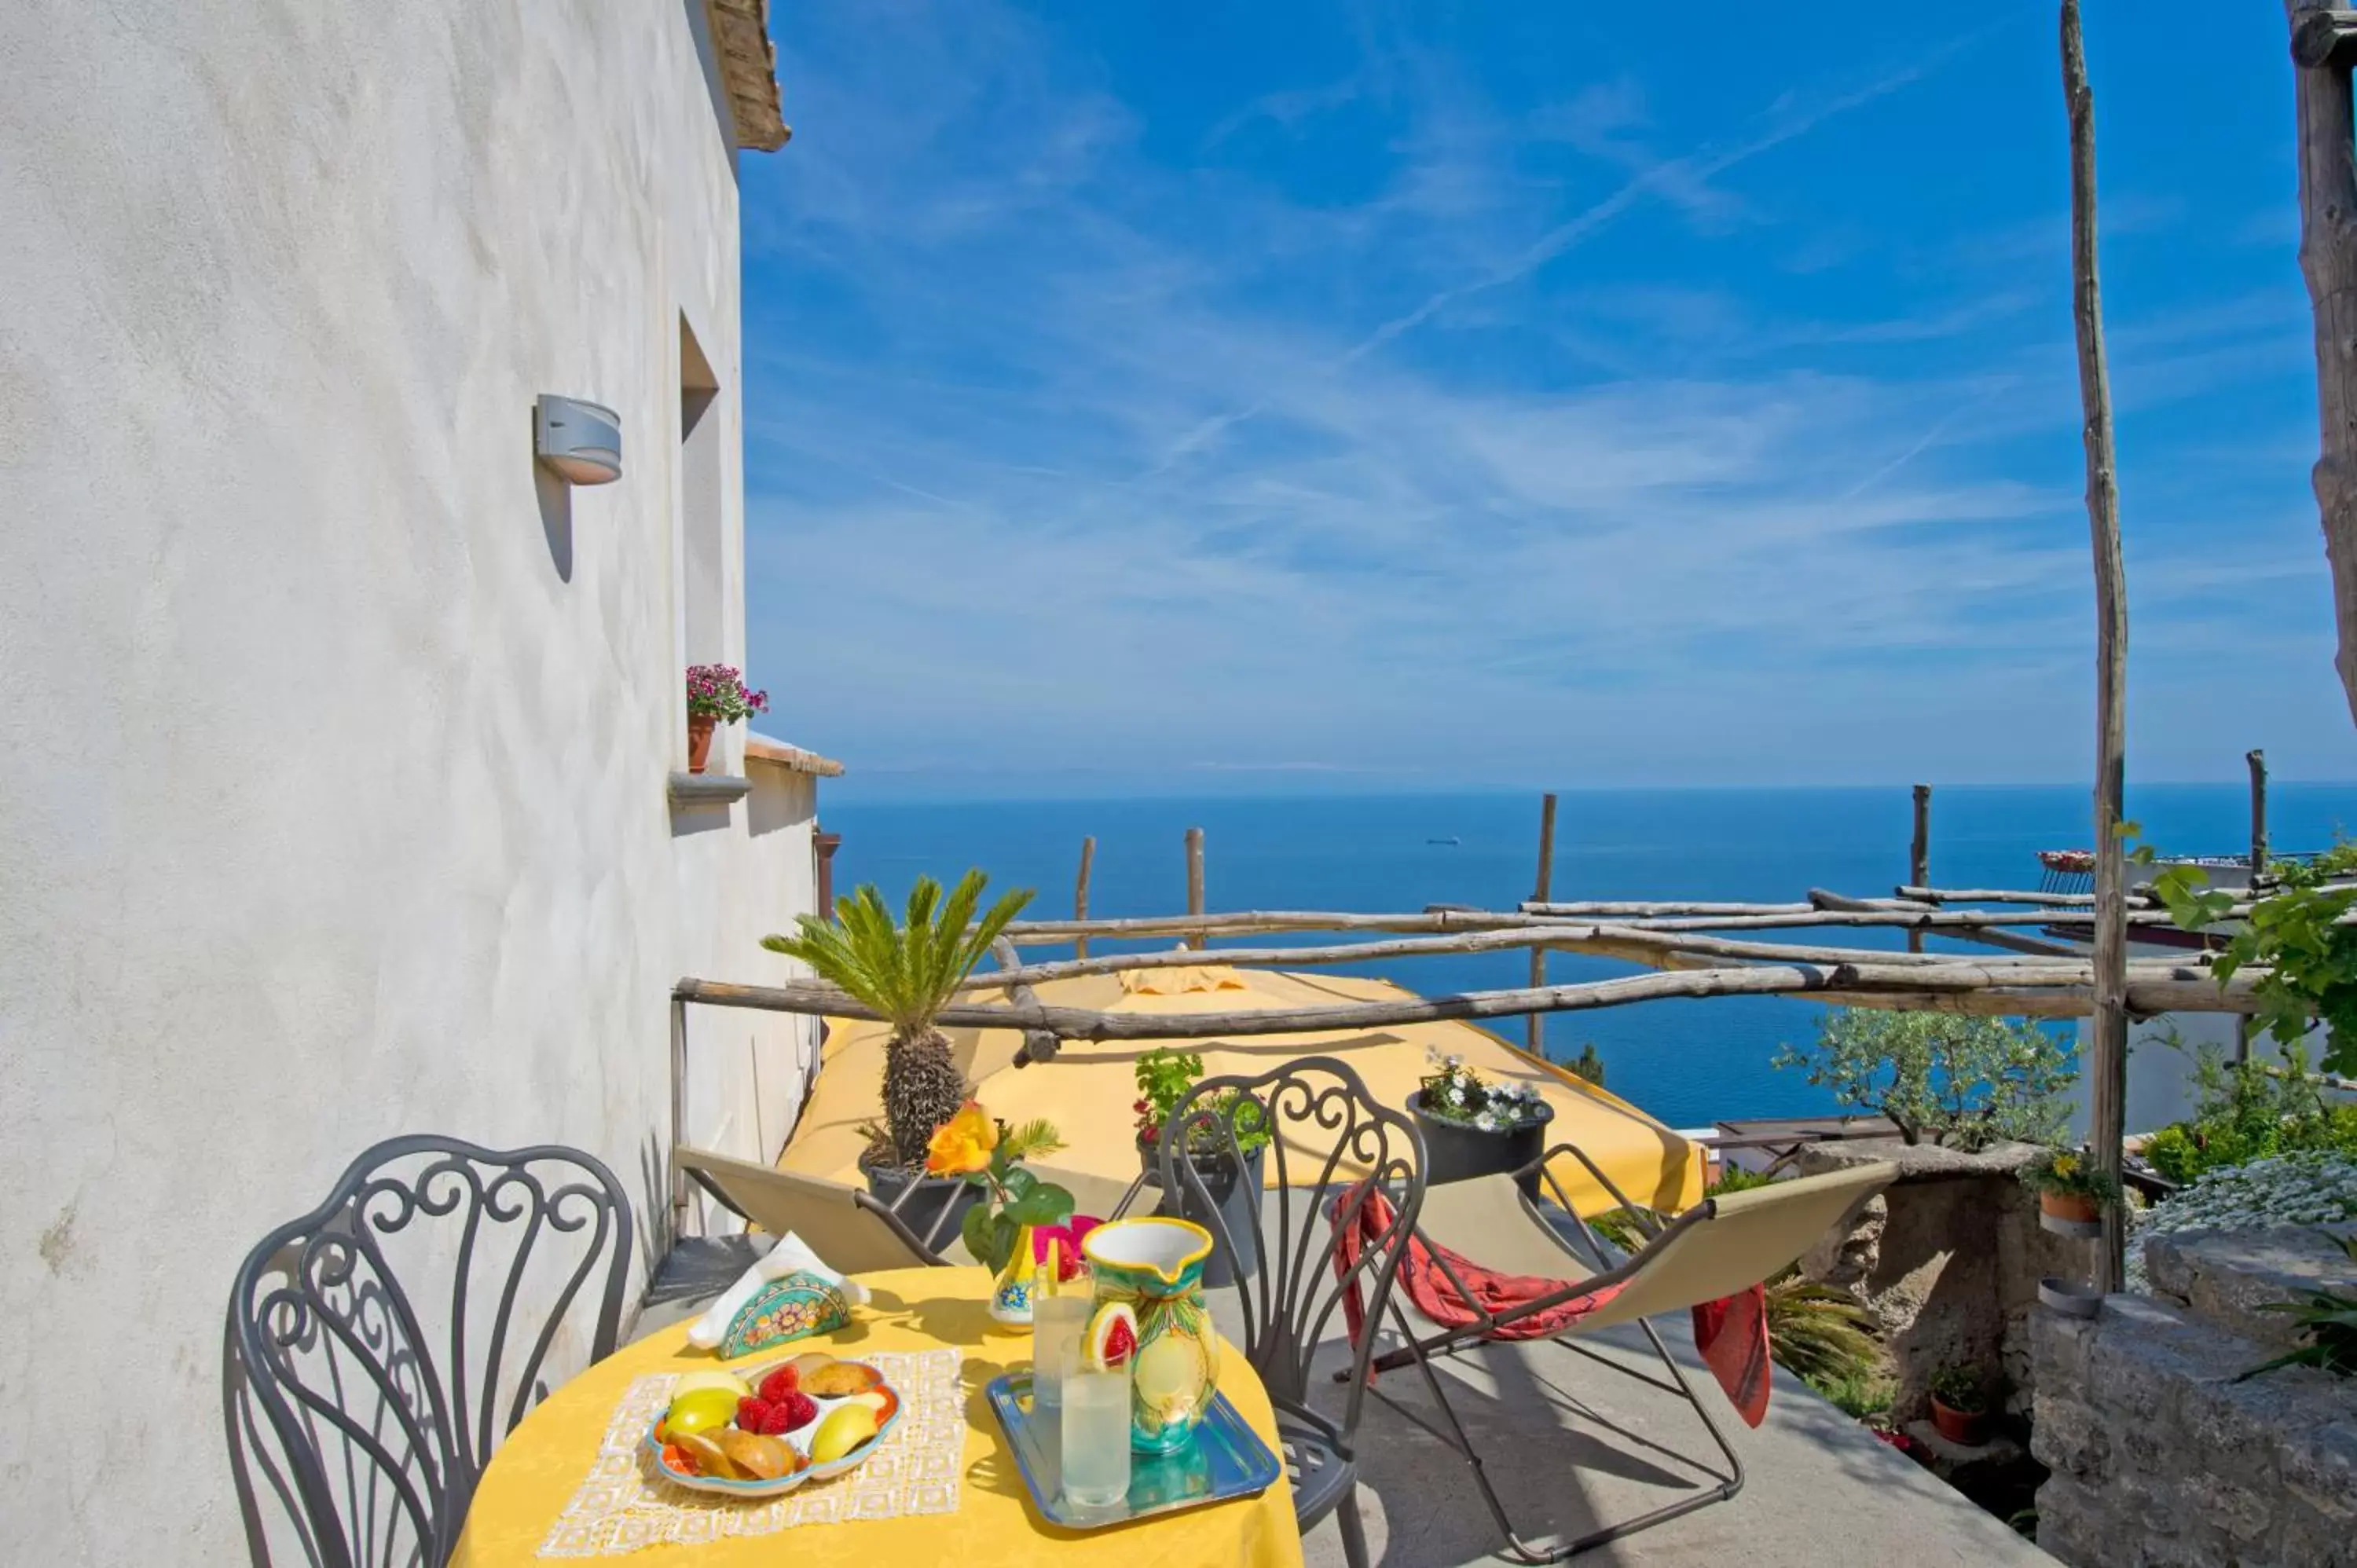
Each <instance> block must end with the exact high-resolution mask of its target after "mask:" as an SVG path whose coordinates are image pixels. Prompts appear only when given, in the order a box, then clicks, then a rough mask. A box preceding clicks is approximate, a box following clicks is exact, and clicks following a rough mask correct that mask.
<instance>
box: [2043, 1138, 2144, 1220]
mask: <svg viewBox="0 0 2357 1568" xmlns="http://www.w3.org/2000/svg"><path fill="white" fill-rule="evenodd" d="M2021 1185H2022V1186H2024V1187H2028V1188H2029V1190H2030V1191H2032V1192H2034V1193H2036V1194H2037V1195H2038V1208H2039V1211H2040V1213H2042V1214H2045V1215H2047V1216H2048V1217H2050V1218H2051V1219H2061V1220H2066V1221H2068V1222H2069V1223H2071V1224H2073V1225H2093V1224H2094V1223H2095V1222H2097V1221H2098V1220H2100V1219H2103V1217H2104V1209H2105V1208H2108V1207H2109V1206H2110V1205H2112V1204H2114V1203H2116V1202H2117V1201H2118V1200H2119V1196H2120V1184H2119V1178H2118V1177H2116V1176H2113V1175H2112V1174H2111V1173H2110V1172H2108V1171H2105V1170H2104V1169H2103V1168H2102V1167H2101V1166H2099V1165H2096V1164H2095V1162H2094V1161H2093V1160H2092V1159H2090V1158H2088V1156H2087V1155H2084V1154H2083V1153H2081V1152H2079V1151H2077V1150H2075V1149H2050V1150H2048V1151H2047V1152H2046V1153H2044V1154H2042V1155H2039V1156H2038V1158H2037V1159H2035V1160H2032V1161H2031V1162H2030V1163H2029V1165H2024V1166H2022V1168H2021Z"/></svg>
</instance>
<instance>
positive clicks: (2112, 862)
mask: <svg viewBox="0 0 2357 1568" xmlns="http://www.w3.org/2000/svg"><path fill="white" fill-rule="evenodd" d="M2062 96H2063V102H2064V103H2065V104H2066V105H2067V106H2068V108H2069V110H2070V117H2071V284H2072V290H2071V292H2072V317H2073V321H2074V324H2075V326H2076V328H2077V336H2078V342H2079V406H2080V412H2081V413H2082V414H2083V424H2082V426H2081V432H2080V435H2081V443H2082V445H2083V446H2084V448H2085V451H2086V462H2087V532H2088V537H2089V542H2090V543H2091V544H2092V546H2093V554H2094V564H2095V800H2094V806H2095V921H2094V927H2095V929H2094V942H2093V948H2094V953H2093V975H2092V978H2093V993H2094V994H2093V1001H2094V1013H2093V1017H2092V1019H2091V1021H2090V1023H2089V1025H2088V1028H2087V1038H2088V1044H2089V1051H2088V1056H2089V1058H2090V1059H2089V1064H2088V1073H2087V1084H2088V1112H2089V1114H2088V1122H2089V1133H2090V1141H2091V1142H2092V1143H2093V1146H2094V1156H2095V1164H2096V1165H2097V1166H2098V1167H2099V1168H2100V1169H2102V1170H2103V1171H2104V1172H2105V1173H2106V1174H2108V1175H2110V1176H2113V1177H2115V1178H2116V1177H2117V1176H2118V1175H2119V1171H2120V1139H2121V1136H2122V1134H2123V1133H2125V1132H2126V1101H2127V1054H2128V1015H2127V989H2128V987H2127V919H2126V916H2127V901H2126V879H2127V863H2126V857H2125V855H2124V854H2123V853H2122V851H2123V848H2124V846H2123V845H2122V844H2121V843H2120V836H2119V825H2120V822H2121V818H2122V815H2123V807H2124V804H2125V797H2126V774H2127V767H2126V750H2127V726H2126V708H2127V655H2128V607H2127V583H2126V569H2125V567H2124V566H2123V564H2122V563H2121V559H2120V492H2119V482H2118V478H2117V475H2116V468H2115V456H2114V454H2113V447H2112V388H2111V371H2110V368H2109V366H2108V365H2107V363H2106V362H2105V359H2104V300H2103V288H2102V284H2101V282H2100V279H2099V276H2098V271H2097V266H2096V258H2095V95H2094V92H2093V90H2092V89H2091V88H2089V87H2088V85H2087V51H2086V45H2085V42H2084V40H2083V38H2082V37H2081V35H2080V29H2079V0H2062ZM2126 1241H2127V1232H2126V1226H2125V1224H2124V1219H2123V1216H2122V1215H2121V1213H2120V1210H2119V1207H2118V1206H2117V1205H2112V1206H2110V1207H2107V1208H2105V1209H2104V1237H2103V1246H2102V1248H2101V1249H2100V1251H2099V1252H2098V1254H2097V1257H2096V1260H2095V1270H2094V1274H2095V1284H2096V1286H2097V1288H2098V1289H2101V1290H2103V1291H2104V1292H2106V1293H2108V1292H2111V1291H2115V1290H2118V1289H2119V1288H2120V1284H2121V1282H2122V1280H2123V1279H2124V1277H2125V1273H2126Z"/></svg>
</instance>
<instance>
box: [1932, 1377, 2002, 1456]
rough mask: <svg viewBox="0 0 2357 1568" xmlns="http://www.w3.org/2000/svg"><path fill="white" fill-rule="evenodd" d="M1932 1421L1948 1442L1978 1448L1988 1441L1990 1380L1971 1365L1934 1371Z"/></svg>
mask: <svg viewBox="0 0 2357 1568" xmlns="http://www.w3.org/2000/svg"><path fill="white" fill-rule="evenodd" d="M1932 1425H1933V1426H1934V1427H1936V1428H1938V1429H1939V1433H1940V1435H1941V1436H1943V1437H1944V1438H1946V1439H1947V1440H1948V1441H1949V1442H1951V1443H1954V1444H1962V1445H1963V1446H1964V1447H1966V1448H1977V1447H1979V1446H1980V1445H1981V1444H1984V1443H1986V1442H1987V1441H1988V1436H1989V1432H1988V1428H1989V1399H1988V1381H1987V1380H1986V1379H1985V1378H1983V1377H1982V1376H1981V1374H1980V1373H1979V1372H1977V1371H1975V1370H1974V1369H1972V1368H1970V1367H1942V1368H1941V1369H1939V1370H1938V1371H1936V1372H1933V1373H1932Z"/></svg>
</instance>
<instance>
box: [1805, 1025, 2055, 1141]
mask: <svg viewBox="0 0 2357 1568" xmlns="http://www.w3.org/2000/svg"><path fill="white" fill-rule="evenodd" d="M1775 1062H1776V1066H1778V1067H1780V1068H1797V1069H1801V1070H1802V1071H1803V1072H1805V1073H1806V1074H1807V1075H1808V1079H1809V1081H1810V1082H1811V1083H1813V1084H1818V1085H1821V1086H1822V1087H1824V1088H1826V1089H1829V1090H1833V1094H1834V1098H1835V1100H1836V1101H1840V1102H1841V1103H1842V1104H1843V1105H1845V1106H1848V1107H1852V1108H1855V1109H1857V1110H1862V1111H1870V1112H1879V1113H1880V1114H1882V1115H1884V1116H1887V1117H1889V1119H1890V1120H1891V1122H1893V1123H1894V1124H1896V1125H1897V1127H1898V1128H1899V1135H1900V1137H1901V1138H1903V1139H1905V1140H1906V1141H1907V1142H1908V1143H1910V1144H1920V1143H1921V1142H1923V1141H1924V1139H1925V1138H1926V1137H1928V1138H1929V1139H1930V1140H1931V1141H1932V1143H1934V1144H1943V1145H1945V1146H1948V1147H1953V1148H1957V1149H1964V1150H1967V1151H1969V1150H1976V1149H1984V1148H1986V1147H1987V1146H1988V1145H1989V1144H1994V1143H1996V1142H1998V1141H1999V1140H2001V1139H2006V1138H2018V1139H2021V1140H2023V1141H2024V1142H2027V1143H2033V1144H2052V1143H2056V1142H2058V1141H2060V1139H2061V1136H2062V1133H2063V1130H2064V1129H2065V1127H2066V1126H2067V1125H2068V1124H2069V1122H2070V1116H2071V1108H2070V1105H2069V1103H2068V1101H2065V1100H2064V1099H2063V1098H2062V1096H2063V1093H2064V1091H2065V1090H2068V1089H2069V1088H2070V1087H2071V1086H2072V1084H2073V1083H2075V1082H2077V1081H2078V1078H2079V1075H2078V1073H2077V1072H2076V1071H2075V1070H2073V1069H2072V1066H2071V1058H2070V1053H2069V1052H2068V1051H2066V1050H2065V1049H2064V1048H2063V1047H2062V1044H2061V1042H2060V1041H2059V1040H2057V1039H2056V1038H2055V1037H2054V1036H2052V1035H2051V1034H2049V1033H2048V1032H2047V1031H2046V1030H2045V1029H2043V1028H2041V1027H2040V1026H2038V1025H2036V1024H2032V1023H2029V1022H2026V1021H2025V1022H2020V1023H2015V1022H2011V1021H2008V1020H2006V1019H2001V1018H1981V1017H1972V1016H1967V1015H1961V1014H1953V1013H1895V1012H1883V1011H1879V1010H1868V1009H1852V1008H1835V1009H1834V1010H1832V1011H1831V1012H1829V1013H1827V1014H1826V1015H1825V1018H1824V1024H1823V1025H1822V1026H1820V1028H1819V1029H1818V1032H1817V1039H1816V1043H1815V1044H1814V1045H1813V1046H1809V1047H1794V1046H1789V1045H1788V1046H1785V1047H1782V1048H1781V1049H1780V1050H1779V1051H1778V1052H1777V1053H1776V1058H1775Z"/></svg>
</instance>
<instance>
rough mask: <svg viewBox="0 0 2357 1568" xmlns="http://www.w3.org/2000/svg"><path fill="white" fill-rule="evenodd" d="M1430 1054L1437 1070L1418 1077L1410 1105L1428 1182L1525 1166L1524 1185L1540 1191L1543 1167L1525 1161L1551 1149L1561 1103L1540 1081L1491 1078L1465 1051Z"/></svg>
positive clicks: (1532, 1160) (1428, 1059)
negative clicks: (1549, 1132)
mask: <svg viewBox="0 0 2357 1568" xmlns="http://www.w3.org/2000/svg"><path fill="white" fill-rule="evenodd" d="M1425 1058H1426V1062H1427V1064H1428V1065H1429V1066H1430V1067H1431V1068H1432V1071H1430V1072H1429V1073H1426V1075H1425V1076H1424V1077H1423V1078H1422V1079H1419V1080H1418V1083H1417V1088H1416V1091H1415V1093H1414V1094H1412V1095H1410V1096H1408V1101H1407V1108H1408V1112H1409V1114H1411V1115H1413V1116H1414V1117H1415V1122H1416V1130H1417V1131H1418V1132H1420V1133H1423V1134H1424V1167H1425V1180H1426V1183H1427V1184H1428V1185H1430V1184H1437V1183H1440V1182H1451V1181H1471V1180H1472V1179H1473V1178H1474V1177H1476V1176H1496V1175H1498V1174H1500V1173H1501V1172H1504V1171H1523V1176H1521V1178H1520V1180H1521V1183H1522V1186H1523V1190H1524V1191H1526V1192H1529V1193H1531V1194H1533V1195H1534V1196H1535V1195H1536V1193H1537V1191H1538V1172H1537V1170H1536V1169H1535V1168H1533V1169H1529V1170H1523V1167H1525V1166H1535V1165H1536V1162H1537V1160H1538V1157H1539V1156H1540V1155H1542V1154H1544V1153H1545V1152H1546V1129H1547V1123H1548V1122H1552V1121H1554V1120H1555V1107H1553V1106H1551V1105H1549V1104H1548V1103H1547V1102H1546V1101H1544V1100H1543V1099H1541V1098H1540V1096H1539V1091H1538V1089H1537V1087H1536V1086H1535V1085H1533V1084H1527V1083H1491V1082H1489V1081H1488V1080H1487V1079H1483V1078H1482V1077H1481V1075H1480V1073H1478V1072H1475V1071H1474V1070H1473V1069H1471V1068H1469V1067H1468V1066H1466V1065H1465V1058H1463V1057H1459V1056H1443V1055H1441V1054H1440V1053H1439V1052H1438V1051H1437V1050H1427V1051H1426V1053H1425Z"/></svg>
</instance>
